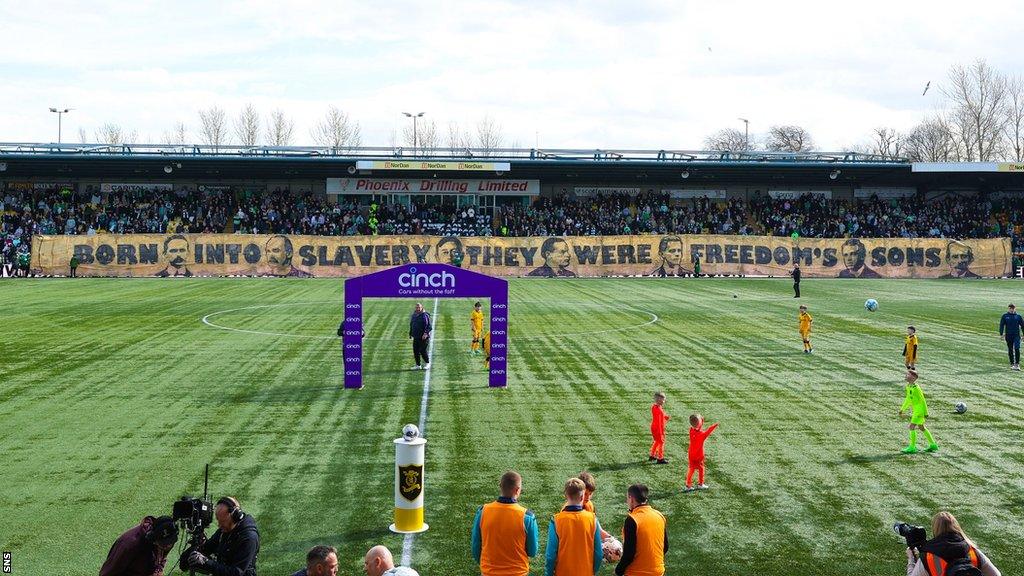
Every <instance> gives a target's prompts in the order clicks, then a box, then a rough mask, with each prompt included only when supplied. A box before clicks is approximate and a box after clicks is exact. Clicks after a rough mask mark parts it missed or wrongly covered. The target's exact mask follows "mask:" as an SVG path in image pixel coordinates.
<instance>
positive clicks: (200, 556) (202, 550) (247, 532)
mask: <svg viewBox="0 0 1024 576" xmlns="http://www.w3.org/2000/svg"><path fill="white" fill-rule="evenodd" d="M214 514H215V516H216V518H217V530H216V531H215V532H214V533H213V536H211V537H210V539H209V540H207V541H206V542H205V543H203V544H202V545H200V546H199V547H198V548H197V549H192V550H185V553H184V554H182V558H181V569H182V570H183V571H189V570H194V571H196V572H199V573H202V574H212V575H213V576H256V557H257V555H258V554H259V552H260V533H259V531H258V530H257V529H256V521H255V520H253V519H252V516H249V515H248V514H246V513H245V512H244V511H242V507H241V506H240V505H239V503H238V501H237V500H235V499H234V498H231V497H229V496H225V497H223V498H221V499H220V500H217V507H216V509H215V511H214Z"/></svg>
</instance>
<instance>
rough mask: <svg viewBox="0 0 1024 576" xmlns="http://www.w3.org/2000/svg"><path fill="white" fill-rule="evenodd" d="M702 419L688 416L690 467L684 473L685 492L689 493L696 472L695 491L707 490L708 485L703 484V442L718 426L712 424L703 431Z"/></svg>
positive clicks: (696, 416)
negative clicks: (696, 483) (697, 482)
mask: <svg viewBox="0 0 1024 576" xmlns="http://www.w3.org/2000/svg"><path fill="white" fill-rule="evenodd" d="M703 428H704V417H703V416H701V415H700V414H691V415H690V451H689V460H690V467H689V469H688V470H687V471H686V491H687V492H690V491H692V490H694V488H693V473H694V472H697V475H698V481H699V482H700V483H699V484H698V485H697V489H700V490H707V488H708V485H707V484H705V483H704V441H705V440H707V439H708V436H710V435H711V433H712V432H714V431H715V428H718V424H712V425H711V426H709V427H708V429H707V430H704V429H703Z"/></svg>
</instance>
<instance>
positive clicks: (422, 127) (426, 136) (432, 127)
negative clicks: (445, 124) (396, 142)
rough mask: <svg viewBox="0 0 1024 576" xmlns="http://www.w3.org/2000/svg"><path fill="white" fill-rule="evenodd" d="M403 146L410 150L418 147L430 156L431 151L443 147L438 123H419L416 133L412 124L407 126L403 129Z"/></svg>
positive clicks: (424, 121)
mask: <svg viewBox="0 0 1024 576" xmlns="http://www.w3.org/2000/svg"><path fill="white" fill-rule="evenodd" d="M414 140H415V143H414V142H413V141H414ZM402 145H404V146H409V147H410V148H411V147H414V146H415V147H418V148H419V149H420V150H422V151H425V152H426V153H427V155H429V154H430V151H431V150H434V149H436V148H438V147H439V146H440V145H441V135H440V134H438V132H437V123H436V122H434V121H433V120H423V121H421V122H418V123H417V124H416V130H415V132H414V131H413V125H412V124H410V125H408V126H406V127H405V128H403V129H402Z"/></svg>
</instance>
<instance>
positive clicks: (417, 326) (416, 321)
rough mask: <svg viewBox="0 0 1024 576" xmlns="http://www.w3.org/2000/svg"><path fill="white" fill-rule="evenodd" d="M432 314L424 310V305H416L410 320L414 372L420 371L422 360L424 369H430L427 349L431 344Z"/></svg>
mask: <svg viewBox="0 0 1024 576" xmlns="http://www.w3.org/2000/svg"><path fill="white" fill-rule="evenodd" d="M430 328H431V327H430V314H427V312H426V311H425V310H423V304H420V303H419V302H417V303H416V309H415V311H413V313H412V316H411V317H410V318H409V338H411V339H412V355H413V358H414V359H415V360H416V365H415V366H413V367H412V369H413V370H419V369H420V364H421V360H422V364H423V368H430V358H428V357H427V349H428V348H429V344H430Z"/></svg>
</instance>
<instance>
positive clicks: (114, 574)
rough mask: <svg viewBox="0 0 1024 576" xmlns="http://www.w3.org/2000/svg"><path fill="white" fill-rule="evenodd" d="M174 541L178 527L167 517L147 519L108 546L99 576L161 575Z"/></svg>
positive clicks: (175, 540) (176, 539) (149, 517)
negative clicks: (108, 549)
mask: <svg viewBox="0 0 1024 576" xmlns="http://www.w3.org/2000/svg"><path fill="white" fill-rule="evenodd" d="M177 541H178V527H177V526H175V525H174V520H172V519H171V517H170V516H160V517H153V516H146V517H145V518H143V519H142V522H140V523H139V525H138V526H135V527H134V528H132V529H130V530H128V531H127V532H125V533H124V534H121V536H119V537H118V539H117V540H116V541H115V542H114V545H113V546H111V547H110V552H109V553H107V560H106V561H105V562H104V563H103V566H102V567H101V568H100V576H161V575H162V574H163V573H164V565H165V564H166V563H167V553H168V552H170V551H171V549H173V548H174V544H175V542H177Z"/></svg>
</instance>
